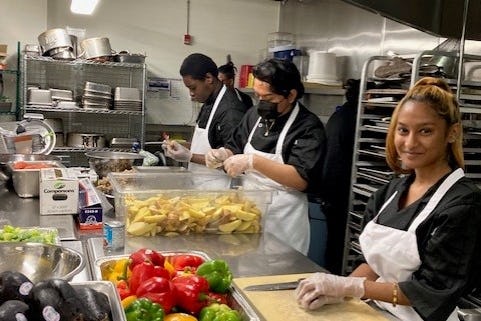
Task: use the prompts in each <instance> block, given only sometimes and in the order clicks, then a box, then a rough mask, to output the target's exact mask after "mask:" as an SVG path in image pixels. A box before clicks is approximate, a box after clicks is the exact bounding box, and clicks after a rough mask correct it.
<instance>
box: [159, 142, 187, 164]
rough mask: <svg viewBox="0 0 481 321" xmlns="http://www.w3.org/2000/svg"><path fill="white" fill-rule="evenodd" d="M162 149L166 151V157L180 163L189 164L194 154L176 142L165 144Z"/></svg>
mask: <svg viewBox="0 0 481 321" xmlns="http://www.w3.org/2000/svg"><path fill="white" fill-rule="evenodd" d="M162 149H163V150H164V154H165V156H167V157H170V158H172V159H173V160H176V161H178V162H189V161H190V159H191V158H192V153H191V152H190V150H188V149H187V148H185V147H184V146H182V145H181V144H179V143H178V142H176V141H175V140H171V141H169V142H165V143H163V144H162Z"/></svg>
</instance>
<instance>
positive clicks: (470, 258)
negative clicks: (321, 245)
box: [365, 175, 481, 321]
mask: <svg viewBox="0 0 481 321" xmlns="http://www.w3.org/2000/svg"><path fill="white" fill-rule="evenodd" d="M446 177H447V175H446V176H445V177H444V178H443V179H441V180H440V181H439V182H438V183H437V184H435V185H434V186H433V187H431V188H430V189H429V190H428V191H427V192H426V193H425V195H424V196H423V197H422V198H421V199H419V200H418V201H416V202H414V203H412V204H410V205H409V206H407V207H405V208H403V209H399V207H398V204H399V199H400V197H401V196H402V195H403V194H404V193H405V192H406V191H407V189H408V187H409V185H410V184H411V183H412V181H413V180H414V177H413V175H411V176H406V177H403V178H399V179H395V180H393V181H392V182H391V183H389V184H388V185H386V186H384V187H382V188H380V189H379V190H378V191H376V193H375V194H374V195H373V197H372V198H371V199H370V200H369V202H368V204H367V207H366V216H365V217H366V222H365V223H367V221H369V220H370V219H372V218H373V217H374V216H375V214H376V213H378V211H379V210H380V208H381V206H382V205H383V204H384V202H385V201H386V200H387V199H388V198H389V197H390V196H391V195H392V194H393V193H394V192H395V191H398V194H397V195H396V197H395V198H394V200H393V201H392V202H391V203H390V204H389V205H388V206H387V207H386V209H385V210H384V211H383V212H382V213H381V214H380V215H379V218H378V222H377V223H378V224H382V225H386V226H390V227H392V228H397V229H402V230H407V229H408V228H409V225H410V224H411V222H412V221H413V219H414V218H415V217H416V216H417V215H418V214H419V213H420V212H421V210H422V209H423V208H424V207H425V206H426V204H427V202H428V201H429V199H430V198H431V196H432V195H433V193H434V192H435V190H436V189H437V187H438V186H439V185H440V184H441V182H442V181H444V179H445V178H446ZM416 236H417V244H418V250H419V255H420V258H421V262H422V263H421V266H420V267H419V269H418V270H417V271H416V272H414V273H413V276H412V279H411V280H408V281H405V282H400V283H399V287H400V288H401V290H402V291H403V293H404V294H405V295H406V296H407V297H408V298H409V300H410V301H411V304H412V306H413V308H414V309H415V310H416V312H418V313H419V315H420V316H421V317H422V318H423V319H424V320H433V321H434V320H436V321H439V320H446V318H447V317H448V316H449V314H450V313H451V312H452V310H453V309H454V307H455V305H456V303H457V301H458V299H459V298H460V297H461V296H462V295H465V294H467V293H469V292H470V291H471V290H472V289H473V288H474V287H475V286H477V284H479V275H480V272H479V271H481V191H480V190H479V189H478V188H477V187H476V185H475V184H474V183H473V182H472V181H471V180H469V179H467V178H461V179H460V180H459V181H457V182H456V183H455V184H454V185H453V186H452V187H451V189H450V190H449V191H448V193H447V194H446V195H444V197H443V198H442V200H441V201H440V202H439V204H438V205H437V206H436V208H435V209H434V210H433V212H432V213H431V214H430V215H429V217H428V218H427V219H426V220H425V221H424V222H423V223H421V224H420V225H419V226H418V228H417V230H416Z"/></svg>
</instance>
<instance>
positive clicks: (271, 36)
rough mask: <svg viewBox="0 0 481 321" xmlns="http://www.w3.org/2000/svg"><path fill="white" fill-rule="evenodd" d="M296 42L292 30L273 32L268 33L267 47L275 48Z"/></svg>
mask: <svg viewBox="0 0 481 321" xmlns="http://www.w3.org/2000/svg"><path fill="white" fill-rule="evenodd" d="M293 44H294V34H292V33H290V32H271V33H268V34H267V47H269V48H274V47H279V46H287V45H293Z"/></svg>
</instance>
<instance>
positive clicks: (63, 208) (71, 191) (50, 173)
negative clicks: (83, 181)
mask: <svg viewBox="0 0 481 321" xmlns="http://www.w3.org/2000/svg"><path fill="white" fill-rule="evenodd" d="M39 192H40V193H39V198H40V215H52V214H75V213H77V210H78V200H79V184H78V179H77V177H76V176H75V175H74V174H73V173H71V172H70V171H69V169H68V168H42V169H41V170H40V191H39Z"/></svg>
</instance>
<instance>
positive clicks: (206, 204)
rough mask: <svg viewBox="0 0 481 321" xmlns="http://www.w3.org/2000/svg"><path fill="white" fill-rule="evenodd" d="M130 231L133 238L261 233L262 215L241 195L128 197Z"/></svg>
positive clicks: (127, 226)
mask: <svg viewBox="0 0 481 321" xmlns="http://www.w3.org/2000/svg"><path fill="white" fill-rule="evenodd" d="M125 205H126V208H127V221H126V230H127V234H128V235H132V236H155V235H167V236H171V235H172V236H173V235H179V234H190V233H218V234H228V233H258V232H259V231H260V228H261V226H260V225H261V216H262V213H261V211H260V210H259V208H258V207H257V206H256V204H255V203H254V202H252V201H250V200H248V199H246V198H245V197H244V196H243V195H239V193H238V192H228V193H225V194H222V195H218V194H217V195H208V193H206V194H205V196H200V195H185V196H175V197H172V196H171V195H168V194H159V195H157V196H153V197H150V198H148V199H145V200H140V199H138V198H136V197H135V196H126V197H125Z"/></svg>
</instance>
